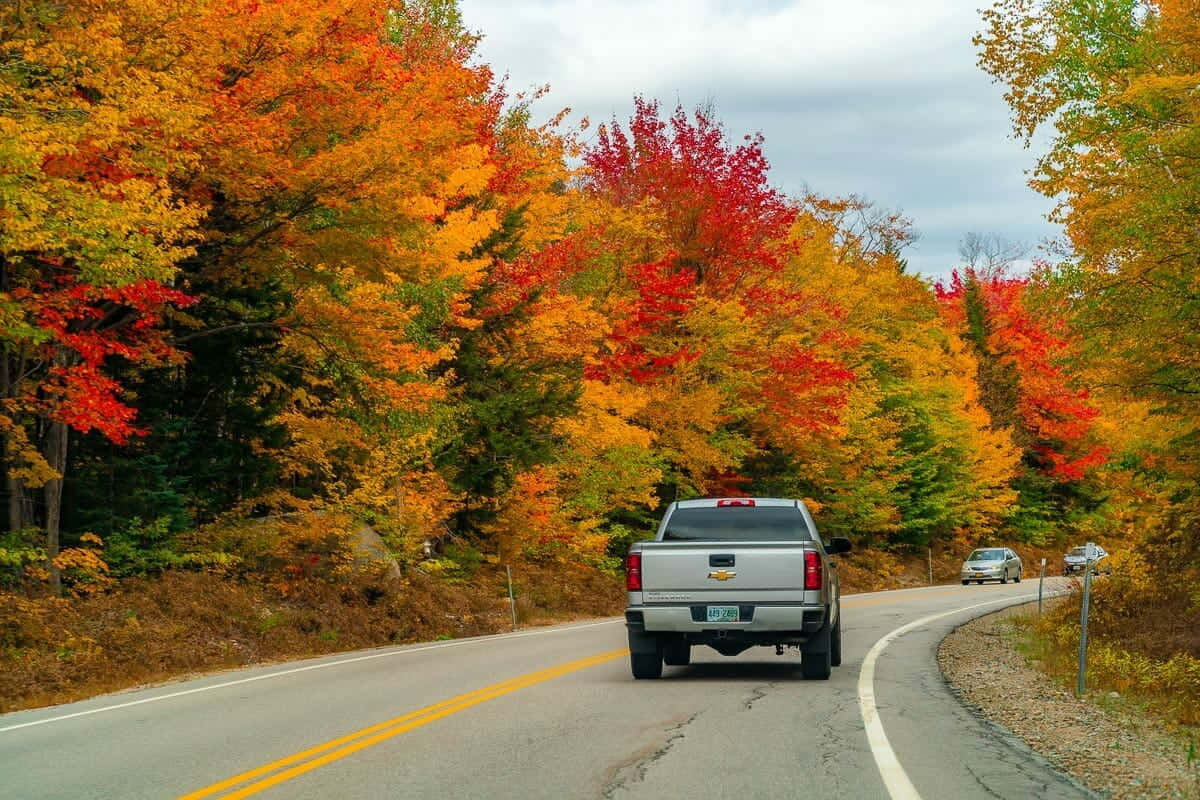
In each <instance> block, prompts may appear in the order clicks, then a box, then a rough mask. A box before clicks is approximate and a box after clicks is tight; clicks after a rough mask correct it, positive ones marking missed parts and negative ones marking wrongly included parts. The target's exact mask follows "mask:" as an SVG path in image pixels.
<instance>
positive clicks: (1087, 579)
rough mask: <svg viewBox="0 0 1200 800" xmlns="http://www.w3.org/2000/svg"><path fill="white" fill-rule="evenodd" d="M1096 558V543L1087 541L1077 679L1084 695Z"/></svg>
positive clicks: (1077, 688) (1077, 690)
mask: <svg viewBox="0 0 1200 800" xmlns="http://www.w3.org/2000/svg"><path fill="white" fill-rule="evenodd" d="M1095 560H1096V545H1095V543H1094V542H1088V543H1087V555H1086V556H1085V557H1084V562H1083V608H1082V609H1081V610H1080V612H1079V677H1078V678H1077V679H1076V681H1075V694H1076V695H1078V696H1079V697H1083V676H1084V672H1085V671H1086V670H1087V622H1088V604H1089V602H1090V601H1091V599H1092V562H1093V561H1095Z"/></svg>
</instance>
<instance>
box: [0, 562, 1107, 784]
mask: <svg viewBox="0 0 1200 800" xmlns="http://www.w3.org/2000/svg"><path fill="white" fill-rule="evenodd" d="M1065 586H1066V584H1065V582H1064V581H1063V579H1059V578H1054V579H1047V587H1046V588H1047V591H1048V592H1049V591H1053V590H1055V589H1061V588H1064V587H1065ZM1036 592H1037V585H1036V583H1035V582H1030V581H1026V582H1024V583H1022V584H1019V585H1018V584H1010V585H1007V586H998V585H995V584H988V585H985V586H974V585H973V586H940V587H930V588H928V589H909V590H904V591H897V592H881V593H876V594H863V595H847V596H846V597H844V598H843V603H844V612H843V614H844V622H843V628H844V632H843V636H844V661H843V665H842V666H841V667H840V668H835V669H834V674H833V678H832V679H831V680H829V681H827V682H819V681H818V682H813V681H804V680H801V679H800V677H799V669H798V667H799V663H800V661H799V656H798V655H795V654H792V653H789V654H787V655H784V656H776V655H774V651H773V650H771V649H768V648H754V649H751V650H749V651H747V652H745V653H743V654H742V655H740V656H738V657H736V658H725V657H722V656H719V655H717V654H716V653H715V652H713V651H712V650H709V649H708V648H701V647H697V648H695V649H694V650H693V659H694V660H693V663H692V665H691V666H688V667H667V668H666V669H665V671H664V676H663V679H662V680H659V681H636V682H635V681H634V680H632V679H631V677H630V673H629V665H628V658H627V656H626V655H625V631H624V626H623V624H622V621H621V620H606V621H601V622H593V623H585V624H578V625H571V626H559V627H554V628H543V629H534V630H529V631H524V632H521V633H516V634H507V635H501V636H491V637H481V638H477V639H463V640H458V641H451V642H439V643H435V644H426V645H413V646H408V647H394V648H385V649H380V650H371V651H365V652H360V653H353V654H342V655H339V656H334V657H329V658H323V659H313V660H309V661H303V662H297V663H293V664H288V665H279V666H274V667H267V668H258V669H249V670H241V671H238V672H233V673H224V674H221V675H214V676H210V677H207V678H202V679H199V680H193V681H188V682H185V683H175V684H171V685H169V686H161V687H157V688H154V689H147V690H141V691H135V692H125V693H121V694H116V695H109V696H106V697H103V698H97V699H94V700H89V701H85V702H81V703H74V704H71V705H65V706H57V707H54V708H49V709H40V710H37V711H26V712H18V713H13V714H7V715H3V716H0V797H5V798H8V797H11V798H68V797H69V798H93V797H94V798H141V797H147V798H169V797H189V798H197V799H198V798H205V797H211V798H238V797H249V796H255V797H261V798H333V797H364V798H375V797H392V798H424V797H429V798H434V797H436V798H488V799H489V800H490V799H491V798H635V797H636V798H656V800H669V799H671V798H677V797H688V796H690V797H694V798H737V799H738V800H748V799H749V798H760V797H762V798H775V797H780V798H784V797H786V798H792V797H804V798H894V799H895V800H899V799H900V798H905V800H910V799H911V798H925V799H926V800H934V799H935V798H947V797H953V798H975V797H979V798H996V797H1001V798H1030V797H1039V798H1081V797H1091V796H1092V795H1090V794H1088V793H1087V792H1086V791H1084V790H1083V789H1081V788H1080V787H1078V786H1077V785H1076V784H1074V783H1072V782H1071V781H1069V780H1068V779H1067V778H1065V777H1064V776H1062V775H1061V774H1060V773H1058V772H1056V771H1055V770H1054V769H1053V768H1051V767H1050V766H1049V765H1048V764H1046V763H1045V762H1044V761H1042V760H1041V759H1039V758H1038V757H1037V756H1035V755H1033V754H1032V753H1030V752H1029V751H1028V750H1027V749H1025V748H1024V747H1023V746H1021V745H1019V744H1016V743H1014V742H1013V741H1011V740H1010V739H1009V738H1008V737H1006V736H1005V735H1003V734H1002V733H1001V732H1000V731H998V730H997V729H995V728H993V727H991V726H989V725H987V724H986V723H983V722H981V721H979V720H978V719H977V718H976V717H975V716H973V715H972V714H971V713H970V712H968V711H966V710H965V709H964V708H963V707H962V706H961V705H960V704H959V703H958V701H957V700H956V699H955V698H954V697H953V695H952V694H951V693H950V691H949V690H948V689H947V687H946V686H945V684H944V682H943V680H942V676H941V673H940V672H939V670H938V667H937V664H936V661H935V652H936V649H937V644H938V642H939V641H940V640H941V639H942V637H943V636H945V635H946V634H947V633H949V632H950V631H951V630H952V629H953V628H954V627H956V626H957V625H960V624H962V623H963V622H964V621H966V620H967V619H970V618H971V617H973V616H977V615H980V614H984V613H987V612H989V611H993V610H996V609H999V608H1002V607H1003V606H1005V605H1010V604H1012V603H1014V602H1018V601H1020V600H1023V599H1030V598H1036ZM897 631H899V632H898V633H897ZM889 634H894V635H893V636H891V637H890V638H889Z"/></svg>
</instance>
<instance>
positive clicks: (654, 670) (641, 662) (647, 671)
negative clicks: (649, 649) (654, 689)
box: [629, 653, 663, 680]
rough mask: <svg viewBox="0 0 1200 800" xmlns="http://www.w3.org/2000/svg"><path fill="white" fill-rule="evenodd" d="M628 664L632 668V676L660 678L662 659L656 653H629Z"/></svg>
mask: <svg viewBox="0 0 1200 800" xmlns="http://www.w3.org/2000/svg"><path fill="white" fill-rule="evenodd" d="M629 665H630V666H631V667H632V668H633V677H635V678H638V679H639V680H640V679H643V678H650V679H653V678H661V677H662V668H663V660H662V656H661V655H659V654H658V653H630V655H629Z"/></svg>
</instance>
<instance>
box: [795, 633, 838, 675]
mask: <svg viewBox="0 0 1200 800" xmlns="http://www.w3.org/2000/svg"><path fill="white" fill-rule="evenodd" d="M832 667H833V628H822V629H821V630H820V631H819V632H818V633H817V634H816V636H814V637H813V638H812V639H810V640H809V642H808V644H807V646H805V648H804V650H803V655H802V656H801V659H800V674H801V675H803V676H804V679H805V680H809V681H827V680H829V676H830V674H831V673H832V672H833V669H832Z"/></svg>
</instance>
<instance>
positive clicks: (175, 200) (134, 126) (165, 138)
mask: <svg viewBox="0 0 1200 800" xmlns="http://www.w3.org/2000/svg"><path fill="white" fill-rule="evenodd" d="M178 25H179V15H178V14H177V9H174V8H172V7H170V6H164V5H162V4H158V3H150V2H101V3H96V4H92V5H91V6H88V7H86V8H85V7H82V6H79V5H72V4H68V5H65V6H64V5H61V4H53V3H40V2H32V3H18V4H9V5H6V6H5V7H4V9H3V10H2V11H0V63H2V64H3V65H4V69H3V75H2V76H0V197H3V198H4V203H3V206H2V207H0V297H2V299H3V308H4V312H3V315H4V316H3V334H2V335H3V346H4V353H3V357H2V358H0V396H2V397H3V400H4V407H3V410H2V411H0V427H2V428H3V433H4V461H5V469H6V472H7V478H6V480H7V490H8V492H7V493H8V501H9V502H8V505H9V515H8V524H9V527H10V529H14V530H16V529H20V528H23V527H25V526H28V525H31V524H35V523H36V524H40V526H41V527H42V528H43V529H44V531H45V534H46V553H47V558H48V561H49V564H50V567H51V574H52V575H53V576H54V580H55V584H56V588H57V575H58V572H57V568H56V567H55V557H56V555H57V552H58V542H59V528H60V519H61V510H62V509H61V498H62V486H63V479H64V475H65V473H66V468H67V456H68V450H69V447H68V438H69V436H68V435H69V431H70V430H75V431H78V432H80V433H87V432H89V431H92V430H95V431H97V432H98V433H99V434H100V435H102V436H103V437H105V438H107V439H109V440H110V441H113V442H117V443H123V442H125V441H126V440H127V439H128V438H129V437H131V436H135V435H139V434H141V433H142V432H143V431H142V429H141V428H139V427H138V426H137V424H136V420H135V418H136V412H135V411H134V409H133V408H132V407H131V406H130V405H128V403H127V402H126V401H125V399H124V389H123V387H122V386H121V385H120V384H119V383H117V382H116V381H115V380H114V379H113V377H112V375H111V372H110V369H111V367H112V366H113V364H114V362H122V363H126V364H130V365H142V366H153V365H162V364H166V363H177V362H178V361H179V360H180V356H179V354H178V353H177V351H176V350H174V348H173V347H172V346H171V345H170V343H169V342H168V341H167V340H166V339H165V338H164V336H163V332H162V328H161V323H162V319H163V315H164V313H166V311H167V310H168V309H169V308H171V307H182V306H186V305H189V304H190V303H191V302H192V299H191V298H190V297H188V296H187V295H186V294H184V293H182V292H180V291H178V290H177V289H174V288H171V287H170V286H169V284H170V282H171V281H172V279H173V277H174V275H175V270H176V265H177V263H178V262H179V261H180V260H181V259H182V258H184V257H186V256H187V255H188V254H189V253H190V252H191V245H192V243H193V241H194V238H193V237H194V236H195V234H196V231H197V227H198V222H199V218H200V213H201V210H200V208H199V206H198V205H197V204H196V203H194V202H191V201H190V200H189V199H188V198H186V197H181V196H180V195H179V194H178V193H177V192H175V191H174V190H173V187H172V183H173V181H174V180H176V179H178V178H179V177H180V176H182V175H183V174H184V173H185V172H186V171H188V170H190V169H193V168H194V167H195V166H196V159H195V155H194V153H193V152H191V148H190V146H189V145H190V141H189V140H188V138H187V134H188V133H190V129H191V127H192V126H193V125H195V124H196V123H197V121H198V120H199V119H200V118H202V117H203V114H204V109H203V107H202V104H201V103H200V102H199V100H198V97H197V94H196V93H195V92H193V91H191V90H190V87H189V86H188V84H187V74H186V71H187V67H186V63H181V62H180V61H179V59H178V58H177V56H178V52H177V50H176V45H177V40H176V39H175V38H174V36H173V34H176V33H178V30H179V29H178ZM39 487H40V488H41V489H42V493H43V500H44V502H43V503H42V504H41V506H40V509H39V512H40V513H36V514H35V513H33V511H34V507H33V505H32V504H31V503H30V502H29V495H28V492H29V490H32V489H37V488H39Z"/></svg>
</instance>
